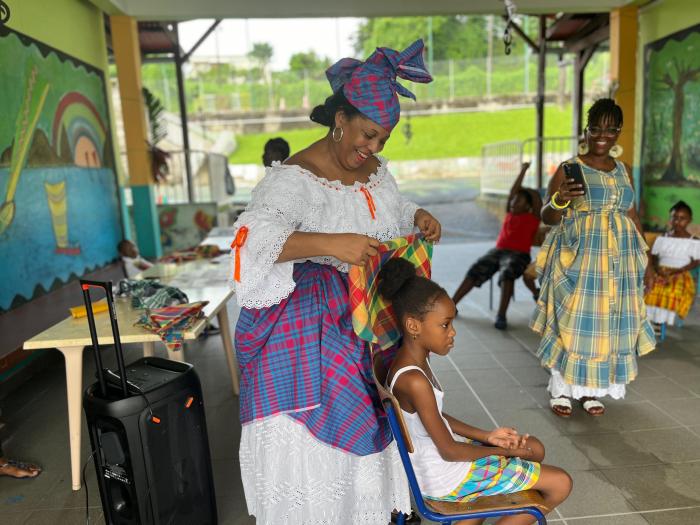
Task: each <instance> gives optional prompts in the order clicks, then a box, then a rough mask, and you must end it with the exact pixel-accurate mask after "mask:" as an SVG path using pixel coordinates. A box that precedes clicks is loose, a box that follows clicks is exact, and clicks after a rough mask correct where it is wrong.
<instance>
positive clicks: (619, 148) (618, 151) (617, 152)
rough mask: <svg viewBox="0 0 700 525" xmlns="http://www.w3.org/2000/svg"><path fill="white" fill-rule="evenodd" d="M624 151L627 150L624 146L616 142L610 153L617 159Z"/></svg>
mask: <svg viewBox="0 0 700 525" xmlns="http://www.w3.org/2000/svg"><path fill="white" fill-rule="evenodd" d="M624 151H625V150H624V149H623V147H622V146H620V145H619V144H615V145H614V146H613V147H612V148H610V152H609V155H610V156H611V157H612V158H613V159H616V158H618V157H619V156H620V155H622V153H623V152H624Z"/></svg>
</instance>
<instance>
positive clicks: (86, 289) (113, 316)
mask: <svg viewBox="0 0 700 525" xmlns="http://www.w3.org/2000/svg"><path fill="white" fill-rule="evenodd" d="M80 287H81V289H82V290H83V299H84V300H85V309H86V311H87V320H88V326H89V327H90V338H91V339H92V348H93V353H94V354H95V366H97V381H98V382H99V384H100V393H101V394H102V397H107V383H106V382H105V377H104V369H103V368H102V356H101V355H100V347H99V342H98V340H97V328H96V327H95V315H94V314H93V312H92V299H90V288H100V289H102V290H104V291H105V293H106V294H107V306H108V308H109V320H110V322H111V323H112V336H113V338H114V351H115V352H116V353H117V366H118V367H119V377H120V379H121V387H122V395H123V396H124V397H128V395H129V392H128V390H127V386H126V368H125V367H124V353H123V352H122V343H121V340H120V339H119V326H118V325H117V311H116V310H115V308H114V296H113V295H112V281H107V282H102V281H88V280H85V279H80Z"/></svg>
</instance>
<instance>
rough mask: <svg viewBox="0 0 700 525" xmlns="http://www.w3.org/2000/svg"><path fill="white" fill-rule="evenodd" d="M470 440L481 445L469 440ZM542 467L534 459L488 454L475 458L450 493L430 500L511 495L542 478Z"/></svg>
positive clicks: (470, 499)
mask: <svg viewBox="0 0 700 525" xmlns="http://www.w3.org/2000/svg"><path fill="white" fill-rule="evenodd" d="M467 442H468V443H474V444H477V445H480V444H481V443H479V442H477V441H472V440H470V439H467ZM541 469H542V466H541V465H540V464H539V463H535V462H534V461H527V460H525V459H521V458H517V457H516V458H506V457H503V456H486V457H484V458H479V459H477V460H474V461H472V464H471V466H470V467H469V472H467V475H466V476H465V478H464V481H462V483H460V484H459V486H458V487H456V488H455V489H454V490H453V491H452V492H450V493H449V494H447V495H445V496H442V497H439V498H436V497H432V496H426V497H427V498H428V499H432V500H439V501H473V500H475V499H477V498H480V497H482V496H495V495H496V494H512V493H513V492H520V491H521V490H527V489H530V488H532V487H533V486H534V484H535V483H537V480H538V479H540V472H541Z"/></svg>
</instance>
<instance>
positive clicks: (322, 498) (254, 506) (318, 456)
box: [239, 415, 411, 525]
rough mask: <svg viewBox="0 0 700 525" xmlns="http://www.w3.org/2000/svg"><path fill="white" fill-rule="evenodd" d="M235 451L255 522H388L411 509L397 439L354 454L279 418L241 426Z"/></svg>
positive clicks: (383, 524)
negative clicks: (367, 452) (394, 513)
mask: <svg viewBox="0 0 700 525" xmlns="http://www.w3.org/2000/svg"><path fill="white" fill-rule="evenodd" d="M239 456H240V463H241V478H242V480H243V489H244V491H245V498H246V503H247V505H248V513H249V514H251V515H254V516H255V517H256V523H257V525H273V524H274V525H338V524H340V523H348V524H353V525H360V524H368V525H386V524H387V523H389V521H390V519H391V511H392V510H393V509H401V510H404V511H407V512H408V511H410V508H411V506H410V500H409V493H408V481H407V479H406V475H405V473H404V470H403V466H402V464H401V458H400V457H399V452H398V449H397V448H396V443H395V442H392V443H391V444H390V445H389V446H388V447H387V448H386V449H385V450H383V451H382V452H379V453H377V454H371V455H369V456H356V455H354V454H350V453H348V452H345V451H342V450H339V449H336V448H333V447H331V446H330V445H327V444H325V443H322V442H320V441H318V440H317V439H316V438H315V437H314V436H313V435H312V434H311V433H310V432H309V431H308V430H307V428H306V427H305V426H303V425H301V424H299V423H297V422H295V421H294V420H292V419H291V418H289V417H286V416H284V415H278V416H274V417H270V418H267V419H264V420H262V421H254V422H252V423H248V424H247V425H245V426H243V429H242V431H241V448H240V451H239Z"/></svg>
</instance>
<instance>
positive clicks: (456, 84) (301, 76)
mask: <svg viewBox="0 0 700 525" xmlns="http://www.w3.org/2000/svg"><path fill="white" fill-rule="evenodd" d="M227 60H229V61H230V60H231V57H223V56H222V57H221V63H207V64H206V66H205V67H204V66H202V67H200V66H199V65H198V64H197V58H196V57H193V58H192V60H191V62H190V66H191V67H190V68H189V69H188V70H187V71H186V78H185V85H186V88H185V92H186V97H187V109H188V112H189V113H190V114H200V113H201V114H212V113H225V112H234V113H238V112H246V111H254V112H261V111H262V112H279V111H284V110H301V109H304V110H308V109H309V108H311V107H313V106H315V105H316V104H319V103H321V102H323V100H325V98H326V97H327V96H328V94H329V89H330V88H329V85H328V80H327V79H326V76H325V73H324V71H323V68H320V67H319V68H318V69H315V70H313V71H298V72H297V71H289V70H287V71H269V70H263V69H261V68H254V69H249V70H245V69H236V68H233V67H232V66H231V65H230V64H229V63H227ZM609 62H610V58H609V52H607V51H602V52H598V53H595V54H594V56H593V58H592V59H591V61H590V63H589V65H588V66H587V68H586V75H585V78H584V82H585V89H584V92H585V93H605V92H607V91H608V89H609V74H608V71H609ZM431 74H432V76H433V79H434V81H433V82H431V83H430V84H414V83H410V82H405V81H402V82H405V83H406V86H407V87H408V88H409V89H410V90H411V91H413V92H414V93H415V94H416V96H417V98H418V100H419V101H421V102H433V103H445V102H452V101H455V100H465V99H468V100H491V99H493V98H496V97H499V98H508V97H516V98H517V97H519V98H523V97H524V98H528V97H531V96H533V95H534V94H535V92H536V90H537V57H536V55H533V54H531V53H530V52H529V50H527V48H526V53H525V54H521V55H509V56H505V55H500V54H497V55H495V56H493V57H491V58H487V57H484V58H473V59H454V60H443V61H435V62H434V63H433V64H431ZM142 76H143V82H144V85H145V86H146V87H148V89H150V90H151V91H152V92H153V93H154V94H155V95H156V96H157V97H158V98H159V99H160V100H161V102H162V103H163V104H164V106H165V107H166V108H167V109H168V110H169V111H171V112H177V111H179V109H178V108H179V106H178V99H177V84H176V81H175V72H174V68H173V66H172V64H144V66H143V69H142ZM545 77H546V93H547V95H549V96H552V95H556V96H557V100H558V102H559V103H564V102H565V101H567V100H568V99H569V98H570V96H571V90H572V85H573V84H572V79H573V69H572V64H571V61H560V60H559V58H558V57H557V56H556V55H547V63H546V70H545Z"/></svg>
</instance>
